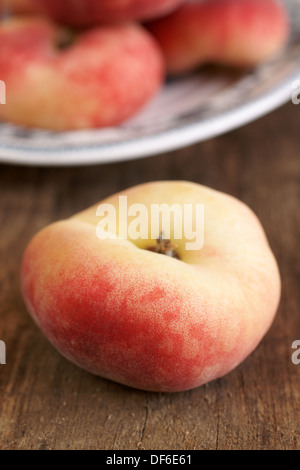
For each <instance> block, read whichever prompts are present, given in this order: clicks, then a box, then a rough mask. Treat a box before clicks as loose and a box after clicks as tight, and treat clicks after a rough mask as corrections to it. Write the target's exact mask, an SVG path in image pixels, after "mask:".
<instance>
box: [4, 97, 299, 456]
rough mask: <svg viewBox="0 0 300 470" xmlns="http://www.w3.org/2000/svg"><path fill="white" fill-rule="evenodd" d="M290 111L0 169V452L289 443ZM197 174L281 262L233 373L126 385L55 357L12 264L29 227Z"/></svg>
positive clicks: (293, 417) (293, 113) (294, 165)
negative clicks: (191, 385) (130, 157)
mask: <svg viewBox="0 0 300 470" xmlns="http://www.w3.org/2000/svg"><path fill="white" fill-rule="evenodd" d="M299 116H300V107H296V106H293V105H291V104H289V105H287V106H285V107H284V108H282V109H280V110H278V111H276V112H274V113H272V114H270V115H269V116H266V117H264V118H263V119H260V120H259V121H257V122H255V123H253V124H250V125H248V126H246V127H244V128H242V129H240V130H237V131H235V132H232V133H230V134H227V135H225V136H222V137H219V138H217V139H214V140H209V141H207V142H204V143H201V144H198V145H195V146H192V147H189V148H186V149H183V150H180V151H177V152H172V153H169V154H166V155H159V156H156V157H152V158H148V159H141V160H138V161H133V162H123V163H120V164H114V165H106V166H95V167H85V168H65V169H37V168H25V167H24V168H20V167H12V166H1V167H0V227H1V229H0V259H1V264H0V339H2V340H4V341H5V342H6V345H7V364H6V365H5V366H4V365H2V366H0V447H1V448H2V449H109V450H111V449H116V450H117V449H138V448H139V449H143V448H145V449H151V450H154V449H181V450H184V449H187V450H190V449H248V448H250V449H297V448H299V446H300V438H299V432H298V428H299V411H300V381H299V378H300V365H299V366H296V365H294V364H292V362H291V354H292V350H291V344H292V342H293V341H294V340H295V339H300V315H299V313H300V289H299V283H300V250H299V240H300V217H299V203H300V183H299V182H300V154H299V149H300V133H299V127H298V123H299ZM159 179H161V180H162V179H186V180H191V181H196V182H199V183H202V184H205V185H208V186H212V187H214V188H216V189H219V190H222V191H225V192H228V193H230V194H232V195H234V196H237V197H239V198H241V199H242V200H243V201H245V202H246V203H247V204H249V205H250V206H251V207H252V208H253V209H254V210H255V211H256V213H257V214H258V216H259V217H260V219H261V220H262V223H263V225H264V227H265V229H266V232H267V234H268V237H269V240H270V243H271V246H272V248H273V250H274V252H275V254H276V257H277V259H278V261H279V266H280V270H281V274H282V279H283V294H282V301H281V305H280V309H279V312H278V315H277V317H276V320H275V323H274V325H273V326H272V328H271V330H270V332H269V333H268V334H267V336H266V337H265V339H264V340H263V342H262V344H261V345H260V346H259V348H258V349H257V350H256V351H255V352H254V353H253V354H252V355H251V356H250V357H249V358H248V359H247V360H246V361H245V362H244V363H243V364H242V365H241V366H239V367H238V368H237V369H236V370H235V371H233V372H232V373H230V374H229V375H227V376H226V377H224V378H222V379H219V380H217V381H215V382H213V383H210V384H208V385H206V386H203V387H201V388H198V389H195V390H192V391H189V392H185V393H177V394H156V393H149V392H140V391H136V390H132V389H129V388H126V387H123V386H121V385H118V384H115V383H112V382H109V381H106V380H103V379H100V378H97V377H94V376H92V375H90V374H88V373H86V372H84V371H82V370H80V369H78V368H77V367H76V366H74V365H72V364H70V363H69V362H68V361H66V360H65V359H63V358H62V357H61V356H60V355H59V354H58V353H57V352H56V351H55V350H54V349H53V348H52V346H51V345H50V344H49V343H48V342H47V340H46V339H45V338H44V337H43V336H42V335H41V333H40V332H39V330H38V328H37V327H36V326H35V325H34V324H33V322H32V320H31V319H30V318H29V316H28V314H27V312H26V309H25V307H24V305H23V302H22V298H21V293H20V287H19V266H20V261H21V256H22V253H23V251H24V248H25V246H26V244H27V242H28V241H29V239H30V238H31V237H32V235H33V234H34V233H35V232H36V231H37V230H38V229H40V228H41V227H43V226H45V225H46V224H48V223H50V222H52V221H54V220H57V219H60V218H63V217H68V216H69V215H71V214H73V213H74V212H77V211H79V210H81V209H84V208H85V207H87V206H89V205H91V204H94V203H96V202H98V201H100V200H101V199H102V198H103V197H105V196H108V195H110V194H112V193H114V192H116V191H118V190H121V189H123V188H125V187H129V186H132V185H134V184H138V183H143V182H146V181H151V180H159Z"/></svg>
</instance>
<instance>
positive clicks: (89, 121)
mask: <svg viewBox="0 0 300 470" xmlns="http://www.w3.org/2000/svg"><path fill="white" fill-rule="evenodd" d="M0 77H1V80H3V81H4V82H5V83H6V92H7V104H6V106H2V107H0V119H3V120H5V121H10V122H12V123H16V124H20V125H24V126H28V127H36V128H44V129H51V130H56V131H66V130H77V129H85V128H99V127H106V126H114V125H117V124H119V123H121V122H122V121H124V120H125V119H127V118H129V117H131V116H133V115H134V114H135V113H137V112H138V111H139V110H140V109H141V108H142V107H143V106H144V105H145V104H146V103H147V102H148V101H149V100H150V99H151V98H152V97H153V96H154V95H155V93H156V92H157V91H158V90H159V88H160V86H161V85H162V83H163V80H164V63H163V60H162V56H161V52H160V50H159V48H158V46H157V44H156V42H155V40H154V39H153V38H152V37H151V35H150V34H149V33H148V32H147V31H146V30H144V29H143V28H142V27H141V26H138V25H135V24H122V25H109V26H101V27H95V28H92V29H90V30H87V31H83V32H80V33H76V34H75V33H74V34H72V33H71V32H70V31H68V30H65V29H64V28H61V27H58V26H56V25H54V24H53V23H51V22H49V21H48V20H46V19H42V18H38V17H31V16H30V17H21V18H12V19H7V20H4V21H2V23H0Z"/></svg>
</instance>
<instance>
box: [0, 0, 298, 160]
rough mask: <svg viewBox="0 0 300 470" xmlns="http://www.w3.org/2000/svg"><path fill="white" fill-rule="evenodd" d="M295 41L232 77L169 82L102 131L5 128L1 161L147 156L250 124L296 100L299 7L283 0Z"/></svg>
mask: <svg viewBox="0 0 300 470" xmlns="http://www.w3.org/2000/svg"><path fill="white" fill-rule="evenodd" d="M285 3H287V5H288V8H289V10H290V13H291V21H292V31H293V33H292V39H291V41H290V44H289V46H288V47H287V49H286V51H285V52H284V54H282V55H281V56H280V57H278V58H277V59H276V60H274V61H272V62H270V63H267V64H265V65H263V66H262V67H260V68H258V69H256V70H251V71H247V72H244V73H243V74H237V73H235V74H233V73H230V72H228V71H224V70H223V71H221V70H218V69H212V68H210V69H204V70H202V71H200V72H198V73H196V74H194V75H192V76H189V77H185V78H181V79H177V80H174V81H170V82H168V83H167V84H166V85H165V87H164V88H163V90H162V91H161V93H160V94H159V95H158V96H157V97H156V99H154V100H153V101H152V103H150V104H149V105H148V106H147V107H146V108H145V109H144V110H143V111H142V112H141V113H140V114H139V115H138V116H136V117H135V118H134V119H131V120H130V121H127V122H126V123H125V124H124V125H122V126H119V127H116V128H109V129H104V130H92V131H76V132H66V133H53V132H48V131H40V130H26V129H24V128H21V127H17V126H12V125H10V124H5V123H2V124H1V123H0V162H6V163H14V164H23V165H24V164H25V165H39V166H41V165H43V166H53V165H55V166H58V165H64V166H66V165H85V164H93V163H108V162H114V161H120V160H130V159H134V158H140V157H146V156H149V155H154V154H158V153H162V152H166V151H169V150H174V149H177V148H180V147H183V146H185V145H188V144H192V143H195V142H199V141H201V140H205V139H208V138H211V137H214V136H217V135H219V134H222V133H224V132H227V131H229V130H232V129H235V128H237V127H239V126H241V125H243V124H246V123H248V122H250V121H252V120H254V119H256V118H258V117H260V116H262V115H264V114H266V113H268V112H270V111H272V110H274V109H275V108H277V107H279V106H281V105H282V104H284V103H285V102H287V101H288V100H290V99H291V96H292V93H293V91H294V89H293V85H294V84H295V82H296V81H297V80H300V1H299V0H286V2H285Z"/></svg>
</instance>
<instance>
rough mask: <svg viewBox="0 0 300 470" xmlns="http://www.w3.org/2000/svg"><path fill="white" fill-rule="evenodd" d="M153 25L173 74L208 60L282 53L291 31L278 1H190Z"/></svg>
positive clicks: (242, 60) (248, 63) (249, 62)
mask: <svg viewBox="0 0 300 470" xmlns="http://www.w3.org/2000/svg"><path fill="white" fill-rule="evenodd" d="M149 30H150V31H151V33H152V34H153V35H154V36H155V38H156V39H157V41H158V42H159V44H160V46H161V48H162V50H163V53H164V57H165V60H166V63H167V69H168V72H169V73H170V74H180V73H186V72H189V71H190V70H192V69H194V68H195V67H198V66H199V65H203V64H204V63H207V62H214V63H221V64H225V65H230V66H239V67H252V66H256V65H258V64H260V63H261V62H263V61H265V60H267V59H270V58H272V57H273V56H275V55H276V54H278V53H279V52H280V51H281V50H282V49H283V47H284V46H285V44H286V42H287V39H288V36H289V24H288V15H287V12H286V10H285V8H284V6H283V4H282V3H280V2H278V1H277V0H243V1H241V0H204V1H193V0H189V1H187V3H184V4H183V5H182V6H181V7H180V8H179V9H178V10H176V11H175V12H174V13H171V14H170V15H168V16H166V17H165V18H161V19H158V20H155V21H154V22H152V23H150V24H149Z"/></svg>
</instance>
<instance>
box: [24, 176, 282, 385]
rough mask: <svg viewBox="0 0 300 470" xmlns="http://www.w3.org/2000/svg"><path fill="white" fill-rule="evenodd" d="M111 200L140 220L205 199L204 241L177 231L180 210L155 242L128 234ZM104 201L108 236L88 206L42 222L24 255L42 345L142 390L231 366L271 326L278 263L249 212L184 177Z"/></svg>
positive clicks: (190, 381)
mask: <svg viewBox="0 0 300 470" xmlns="http://www.w3.org/2000/svg"><path fill="white" fill-rule="evenodd" d="M121 196H122V197H126V200H127V204H128V207H131V208H133V209H132V210H133V212H134V211H137V209H138V207H141V205H142V206H143V207H146V208H147V209H148V215H149V220H145V219H144V222H143V223H144V224H146V222H147V226H149V227H150V225H151V220H150V219H151V216H150V215H151V208H152V207H153V205H155V204H156V205H159V206H160V207H161V205H162V204H166V205H167V206H168V207H174V204H175V205H177V206H175V207H181V208H183V209H184V208H185V207H186V206H187V205H192V206H195V205H196V204H201V205H203V206H204V208H205V218H204V227H203V228H204V245H203V247H202V248H201V249H194V250H191V249H187V246H188V245H187V242H190V240H188V239H186V238H185V236H184V235H183V237H182V239H175V231H176V229H178V224H181V223H182V221H180V218H178V217H177V218H175V221H174V222H172V224H171V226H170V228H171V230H170V240H169V241H167V240H166V241H165V245H164V244H163V243H162V241H161V240H160V242H159V244H158V249H157V247H156V240H155V239H153V236H152V234H150V231H149V236H148V238H146V237H144V238H142V239H139V238H136V237H132V236H131V235H130V233H129V230H128V223H127V222H128V219H127V218H126V217H123V215H121V217H120V213H119V212H118V211H119V207H120V206H119V201H120V197H121ZM103 204H105V206H103ZM108 205H110V207H111V206H112V207H113V208H114V209H115V213H116V215H117V218H116V220H117V223H116V225H115V228H114V229H113V228H111V227H110V230H111V232H110V235H113V237H110V238H105V237H99V235H98V236H97V228H98V226H99V213H100V212H99V207H98V205H97V206H94V207H92V208H90V209H88V210H86V211H84V212H81V213H79V214H77V215H75V216H73V217H71V218H70V219H68V220H64V221H60V222H57V223H54V224H52V225H50V226H48V227H46V228H45V229H43V230H42V231H41V232H40V233H38V234H37V235H36V236H35V237H34V238H33V240H32V241H31V242H30V244H29V245H28V247H27V249H26V251H25V254H24V257H23V262H22V269H21V279H22V291H23V296H24V299H25V303H26V305H27V308H28V310H29V312H30V314H31V315H32V317H33V319H34V320H35V322H36V323H37V325H38V326H39V327H40V328H41V330H42V331H43V332H44V334H45V335H46V337H47V338H48V339H49V340H50V342H51V343H52V344H53V345H54V346H55V347H56V348H57V349H58V351H60V352H61V354H63V355H64V356H65V357H66V358H68V359H69V360H70V361H72V362H74V363H75V364H77V365H78V366H80V367H82V368H84V369H86V370H87V371H90V372H92V373H93V374H97V375H99V376H101V377H104V378H107V379H110V380H113V381H117V382H120V383H122V384H125V385H128V386H131V387H135V388H139V389H144V390H152V391H165V392H175V391H182V390H188V389H191V388H194V387H198V386H200V385H202V384H204V383H206V382H209V381H211V380H214V379H216V378H218V377H221V376H223V375H224V374H226V373H228V372H229V371H231V370H232V369H233V368H235V367H236V366H237V365H238V364H240V363H241V362H242V361H243V360H244V359H245V358H246V357H247V356H248V355H249V354H250V353H251V352H252V351H253V350H254V349H255V348H256V346H257V345H258V344H259V342H260V341H261V339H262V338H263V336H264V335H265V333H266V332H267V330H268V329H269V327H270V325H271V323H272V321H273V318H274V315H275V313H276V310H277V307H278V302H279V298H280V276H279V271H278V267H277V264H276V261H275V258H274V256H273V254H272V252H271V249H270V247H269V244H268V242H267V239H266V236H265V233H264V231H263V229H262V226H261V224H260V222H259V221H258V219H257V217H256V216H255V215H254V213H253V212H252V211H251V210H250V209H249V208H248V207H247V206H246V205H245V204H243V203H242V202H240V201H239V200H237V199H235V198H233V197H231V196H228V195H225V194H223V193H220V192H218V191H215V190H212V189H209V188H207V187H204V186H200V185H197V184H193V183H189V182H182V181H177V182H176V181H175V182H155V183H148V184H143V185H140V186H137V187H134V188H131V189H128V190H125V191H123V192H122V193H119V194H117V195H114V196H112V197H110V198H108V199H106V200H105V201H103V202H102V204H101V206H100V207H102V208H107V207H108ZM97 208H98V209H97ZM133 212H132V213H131V215H132V214H133ZM190 214H191V215H190V220H189V222H192V223H193V226H194V227H195V226H197V221H196V220H195V212H194V211H193V212H191V213H190ZM148 222H149V225H148ZM112 227H113V225H112ZM140 228H142V227H140ZM103 230H104V229H103ZM112 230H114V233H113V232H112ZM149 230H150V229H149ZM104 231H105V230H104ZM120 233H123V235H122V237H120ZM124 233H127V236H125V237H124ZM159 235H160V228H159V229H158V230H157V233H156V237H157V238H159ZM170 248H172V250H171V251H172V256H166V252H167V251H168V254H169V255H170Z"/></svg>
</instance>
